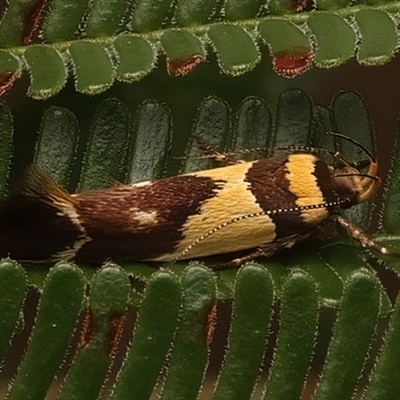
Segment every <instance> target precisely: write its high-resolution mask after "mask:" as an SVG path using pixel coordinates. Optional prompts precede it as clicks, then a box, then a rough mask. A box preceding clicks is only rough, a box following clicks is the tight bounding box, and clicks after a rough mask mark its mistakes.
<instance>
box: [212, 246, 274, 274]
mask: <svg viewBox="0 0 400 400" xmlns="http://www.w3.org/2000/svg"><path fill="white" fill-rule="evenodd" d="M272 254H273V253H271V254H270V255H269V256H272ZM269 256H268V255H267V254H266V253H265V252H264V251H263V250H262V249H261V248H258V249H257V250H255V251H253V252H251V253H249V254H247V255H245V256H243V257H239V258H235V259H234V260H232V261H229V262H227V263H223V264H218V265H217V266H216V268H215V269H227V268H237V267H240V266H241V265H242V264H244V263H247V262H249V261H253V260H255V259H257V258H260V257H269Z"/></svg>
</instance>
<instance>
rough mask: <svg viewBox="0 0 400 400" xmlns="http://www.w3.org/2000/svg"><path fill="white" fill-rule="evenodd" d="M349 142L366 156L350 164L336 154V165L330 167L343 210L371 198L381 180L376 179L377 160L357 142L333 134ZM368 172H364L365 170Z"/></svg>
mask: <svg viewBox="0 0 400 400" xmlns="http://www.w3.org/2000/svg"><path fill="white" fill-rule="evenodd" d="M335 135H336V136H339V137H342V138H344V139H346V140H349V141H351V142H352V143H354V144H355V145H356V146H357V147H359V148H360V149H361V150H362V151H363V152H364V153H365V155H366V156H367V159H366V160H364V161H361V162H358V163H350V162H348V161H346V160H345V159H344V157H342V156H341V155H340V154H338V153H337V154H336V160H337V162H336V164H335V165H334V166H333V167H331V168H332V173H333V177H334V180H335V183H336V191H337V193H338V195H339V196H340V198H341V199H342V200H346V199H348V201H347V202H344V203H343V206H342V207H343V208H348V207H351V206H353V205H355V204H359V203H362V202H364V201H367V200H369V199H370V198H372V197H373V196H374V195H375V194H376V192H377V191H378V189H379V186H380V184H381V180H380V178H379V177H378V160H377V159H376V158H375V157H374V156H373V155H372V153H371V152H370V151H369V150H368V149H367V148H365V147H364V146H362V145H361V144H360V143H358V142H357V141H355V140H353V139H350V138H348V137H346V136H343V135H339V134H335ZM366 167H368V171H367V172H365V168H366Z"/></svg>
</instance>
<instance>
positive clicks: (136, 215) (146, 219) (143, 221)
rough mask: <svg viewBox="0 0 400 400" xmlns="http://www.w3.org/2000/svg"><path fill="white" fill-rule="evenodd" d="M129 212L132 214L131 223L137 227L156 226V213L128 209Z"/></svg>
mask: <svg viewBox="0 0 400 400" xmlns="http://www.w3.org/2000/svg"><path fill="white" fill-rule="evenodd" d="M129 211H130V212H131V213H132V217H133V221H134V222H135V224H139V225H142V226H143V225H155V224H157V221H158V220H157V211H151V212H145V211H141V210H139V209H138V208H130V209H129Z"/></svg>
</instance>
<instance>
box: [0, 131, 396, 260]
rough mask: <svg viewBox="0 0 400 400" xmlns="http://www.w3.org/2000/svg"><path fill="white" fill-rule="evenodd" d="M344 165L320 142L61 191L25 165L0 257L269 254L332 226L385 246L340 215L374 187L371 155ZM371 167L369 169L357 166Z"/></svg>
mask: <svg viewBox="0 0 400 400" xmlns="http://www.w3.org/2000/svg"><path fill="white" fill-rule="evenodd" d="M334 135H335V136H336V137H339V138H342V139H344V140H348V141H350V142H352V143H353V144H354V145H355V146H357V147H358V148H360V149H361V150H362V151H363V153H364V154H365V156H366V160H365V162H363V163H358V164H357V163H351V162H349V161H347V160H345V158H344V157H343V156H342V155H341V154H339V153H332V154H331V156H332V162H331V163H330V162H327V161H325V160H324V159H323V158H322V157H321V153H329V152H327V151H322V150H318V149H310V148H297V149H296V150H294V151H292V152H290V153H288V154H284V155H280V156H275V157H271V158H266V159H260V160H256V161H251V162H239V163H236V164H234V165H228V166H224V167H220V168H215V169H211V170H205V171H199V172H193V173H189V174H185V175H179V176H175V177H170V178H165V179H160V180H156V181H152V182H151V181H147V182H141V183H135V184H131V185H119V186H115V187H112V188H108V189H104V190H93V191H87V192H83V193H78V194H68V193H67V192H65V191H64V190H63V189H62V188H60V187H59V186H58V185H57V184H56V183H55V182H54V181H53V180H52V179H51V178H50V177H49V176H48V175H46V174H44V173H42V172H40V171H37V170H36V171H33V172H32V171H31V172H30V173H29V174H28V178H27V183H26V185H25V186H24V188H23V189H22V190H20V191H19V192H17V193H14V194H12V195H11V196H10V197H8V198H6V199H4V200H2V201H1V203H0V257H11V258H14V259H17V260H21V261H29V262H48V261H59V260H75V261H79V262H85V263H94V264H101V263H103V262H105V261H107V260H112V261H115V262H125V261H154V262H163V263H171V262H175V261H177V260H184V259H194V258H199V257H206V256H210V255H216V254H224V253H232V252H237V251H241V252H247V254H244V255H243V256H241V257H239V258H237V259H235V260H233V261H232V262H231V263H230V265H231V266H237V265H240V264H242V263H244V262H246V261H249V260H252V259H255V258H258V257H269V256H271V255H273V254H275V253H277V252H279V251H280V250H282V249H285V248H290V247H292V246H293V245H295V244H296V243H299V242H301V241H303V240H305V239H307V238H309V237H313V236H318V235H319V234H320V232H322V231H323V230H324V229H325V227H326V226H327V225H329V224H331V223H332V222H333V223H338V224H339V225H341V226H342V227H343V228H344V229H345V230H346V231H347V232H348V233H349V234H350V235H352V236H353V237H355V238H356V239H357V240H358V241H359V242H361V244H362V245H363V246H369V247H372V248H375V249H377V250H378V251H380V252H381V253H383V254H389V253H390V251H389V250H388V249H386V248H384V247H382V246H380V245H379V244H377V243H375V242H373V241H372V240H371V239H369V238H368V236H367V235H366V234H365V233H364V232H362V231H361V230H360V229H358V228H357V227H356V226H354V225H353V224H352V223H350V222H349V221H347V220H345V219H344V218H343V217H342V216H341V215H340V212H341V211H342V210H343V209H346V208H349V207H352V206H354V205H357V204H359V203H362V202H364V201H367V200H369V199H371V198H372V197H373V196H374V194H375V193H376V191H377V190H378V188H379V186H380V179H379V177H378V161H377V159H376V158H375V157H374V156H373V155H372V153H371V152H370V151H369V150H368V149H366V148H365V147H364V146H362V145H361V144H360V143H358V142H356V141H355V140H353V139H350V138H348V137H346V136H343V135H340V134H334ZM364 167H367V168H368V172H366V173H362V172H361V171H360V170H361V169H362V168H364Z"/></svg>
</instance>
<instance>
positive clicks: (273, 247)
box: [217, 233, 310, 269]
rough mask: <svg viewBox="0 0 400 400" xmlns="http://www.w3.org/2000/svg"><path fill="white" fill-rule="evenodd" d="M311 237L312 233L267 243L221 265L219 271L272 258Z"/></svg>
mask: <svg viewBox="0 0 400 400" xmlns="http://www.w3.org/2000/svg"><path fill="white" fill-rule="evenodd" d="M309 236H310V233H307V234H299V235H293V236H287V237H285V238H281V239H278V240H275V241H273V242H270V243H266V244H265V245H262V246H260V247H258V248H257V249H256V250H254V251H253V252H251V253H249V254H246V255H245V256H243V257H239V258H235V259H234V260H232V261H230V262H228V263H225V264H222V265H219V266H218V267H217V269H220V268H236V267H239V266H240V265H242V264H244V263H246V262H249V261H253V260H255V259H257V258H260V257H265V258H268V257H271V256H272V255H274V254H275V253H278V252H279V251H281V250H283V249H289V248H291V247H293V246H294V245H295V244H296V243H298V242H301V241H302V240H304V239H307V238H308V237H309Z"/></svg>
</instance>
